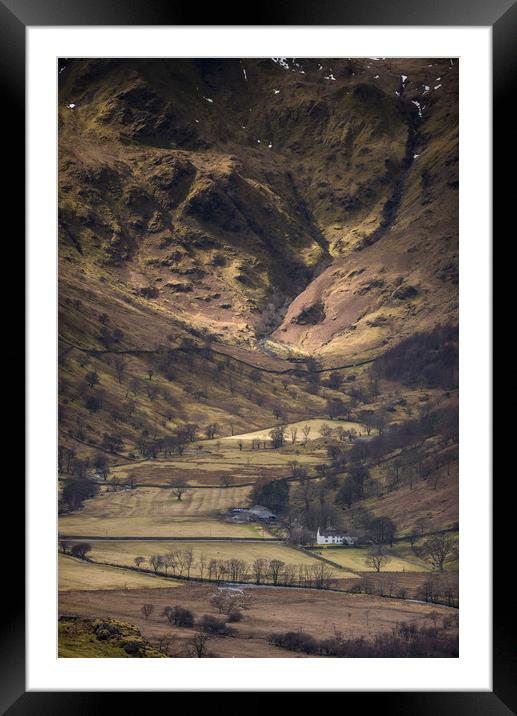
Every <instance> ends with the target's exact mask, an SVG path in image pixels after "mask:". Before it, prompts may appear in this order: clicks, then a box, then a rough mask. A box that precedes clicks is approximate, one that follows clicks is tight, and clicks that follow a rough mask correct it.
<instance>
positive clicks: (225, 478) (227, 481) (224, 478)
mask: <svg viewBox="0 0 517 716" xmlns="http://www.w3.org/2000/svg"><path fill="white" fill-rule="evenodd" d="M220 479H221V485H222V486H223V487H230V485H233V483H234V478H233V475H230V473H225V474H224V475H221V478H220Z"/></svg>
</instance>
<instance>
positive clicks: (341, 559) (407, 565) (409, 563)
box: [313, 547, 429, 572]
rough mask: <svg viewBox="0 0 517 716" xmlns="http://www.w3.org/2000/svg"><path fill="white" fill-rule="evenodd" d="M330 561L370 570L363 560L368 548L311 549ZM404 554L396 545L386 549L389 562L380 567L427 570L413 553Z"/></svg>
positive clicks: (407, 570) (391, 569)
mask: <svg viewBox="0 0 517 716" xmlns="http://www.w3.org/2000/svg"><path fill="white" fill-rule="evenodd" d="M313 551H314V552H316V553H317V554H320V555H321V556H322V557H325V558H326V559H330V560H331V561H332V562H337V564H340V565H341V566H342V567H344V568H345V569H351V570H354V571H356V572H371V571H373V570H372V568H371V567H368V566H367V565H366V563H365V560H366V558H367V556H368V549H367V548H365V547H323V548H318V549H315V550H313ZM403 554H404V556H402V554H399V553H397V547H394V548H393V549H391V550H389V549H387V550H386V556H387V557H389V562H388V563H387V564H385V565H384V566H383V567H382V570H381V571H383V572H428V571H429V565H428V564H426V563H425V562H424V561H423V560H421V559H418V557H415V556H414V555H412V556H409V554H408V553H407V552H406V551H404V553H403Z"/></svg>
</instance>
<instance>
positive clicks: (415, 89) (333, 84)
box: [59, 58, 458, 455]
mask: <svg viewBox="0 0 517 716" xmlns="http://www.w3.org/2000/svg"><path fill="white" fill-rule="evenodd" d="M457 93H458V64H457V63H456V62H455V61H449V60H433V59H429V60H423V59H419V60H411V59H380V58H366V59H353V60H347V59H325V60H315V59H285V58H275V59H270V58H268V59H249V60H248V59H245V60H230V59H228V60H224V59H215V60H214V59H212V60H208V59H205V60H145V59H124V60H116V59H113V60H95V59H92V60H66V59H65V60H61V61H60V68H59V183H60V193H59V262H60V265H59V273H60V290H59V308H60V322H59V332H60V346H59V348H60V353H59V360H60V383H59V389H60V424H61V428H62V430H61V438H62V441H63V443H64V444H67V445H69V446H73V448H74V449H75V450H76V451H77V454H82V452H86V454H89V453H90V452H91V446H94V447H95V449H96V448H97V447H98V446H103V449H104V450H107V451H108V452H109V453H110V454H112V455H116V454H117V453H118V452H121V453H123V454H124V455H127V454H128V452H129V453H135V452H137V451H138V449H139V448H138V445H140V446H141V445H142V441H147V440H154V439H155V438H156V437H157V436H159V435H160V434H164V433H165V434H168V433H170V431H171V430H174V429H176V428H177V427H178V426H181V425H184V424H187V423H193V424H195V425H197V426H199V428H200V430H202V431H203V430H204V429H205V426H207V425H208V424H210V423H212V422H216V423H217V424H218V431H219V434H221V435H222V434H233V433H234V432H235V434H237V433H242V432H247V431H250V430H252V429H254V428H259V427H266V426H270V425H272V424H274V423H277V422H278V421H280V420H284V419H285V420H290V421H296V420H300V419H305V418H307V417H310V416H321V415H323V414H324V413H325V412H326V409H327V404H328V401H329V400H332V399H333V398H337V397H339V396H341V395H343V390H342V389H339V385H341V383H342V382H343V381H345V383H346V381H347V380H350V381H354V380H356V379H357V381H358V382H357V384H356V385H357V386H358V387H357V390H360V389H362V386H363V385H366V384H367V382H368V381H369V380H370V378H369V377H368V376H367V375H366V371H367V365H366V366H363V367H357V369H353V368H352V369H349V368H346V369H344V371H343V372H342V373H341V374H340V377H339V380H338V386H337V387H336V386H333V385H332V384H327V383H326V380H321V379H320V377H321V378H325V376H324V375H323V376H320V374H319V373H318V371H319V370H320V369H324V370H325V369H330V368H333V367H343V366H349V365H350V364H357V363H363V362H364V361H369V360H371V359H372V358H376V357H378V356H379V355H381V354H382V353H384V351H385V350H386V349H387V348H390V347H392V346H394V345H396V344H397V343H398V342H399V341H401V340H402V339H403V338H405V337H406V336H410V335H412V334H413V333H415V332H416V331H419V332H425V331H429V330H431V329H433V328H434V327H435V326H436V325H439V324H455V323H457V281H458V267H457V223H458V222H457V187H458V172H457V161H458V137H457V131H458V118H457ZM315 359H316V360H315ZM300 361H301V362H304V361H305V362H306V364H303V365H301V364H300ZM257 368H259V369H260V370H257ZM264 369H265V370H266V372H265V373H264V372H263V370H264ZM268 371H269V372H268ZM347 371H348V372H347ZM345 383H343V384H345ZM415 385H416V387H418V381H417V383H416V384H415ZM346 397H347V394H346V393H345V398H346ZM114 438H115V439H114Z"/></svg>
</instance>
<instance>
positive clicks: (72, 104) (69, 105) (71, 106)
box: [66, 102, 75, 109]
mask: <svg viewBox="0 0 517 716" xmlns="http://www.w3.org/2000/svg"><path fill="white" fill-rule="evenodd" d="M66 106H67V107H68V109H73V108H74V107H75V104H74V103H73V102H70V104H67V105H66Z"/></svg>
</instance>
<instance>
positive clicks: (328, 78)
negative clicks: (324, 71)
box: [323, 72, 336, 82]
mask: <svg viewBox="0 0 517 716" xmlns="http://www.w3.org/2000/svg"><path fill="white" fill-rule="evenodd" d="M323 79H324V80H334V82H335V81H336V78H335V77H334V75H333V74H332V72H331V73H330V74H329V75H325V77H324V78H323Z"/></svg>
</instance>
